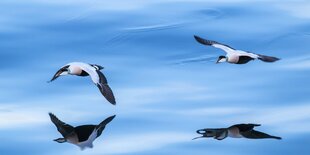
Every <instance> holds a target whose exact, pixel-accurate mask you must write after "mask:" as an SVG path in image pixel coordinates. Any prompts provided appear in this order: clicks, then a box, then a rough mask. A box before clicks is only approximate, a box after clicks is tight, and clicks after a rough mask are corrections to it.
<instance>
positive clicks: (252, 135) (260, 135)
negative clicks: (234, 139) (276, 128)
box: [240, 130, 281, 139]
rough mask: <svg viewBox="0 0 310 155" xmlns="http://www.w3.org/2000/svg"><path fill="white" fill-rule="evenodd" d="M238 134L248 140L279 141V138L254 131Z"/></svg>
mask: <svg viewBox="0 0 310 155" xmlns="http://www.w3.org/2000/svg"><path fill="white" fill-rule="evenodd" d="M240 134H241V135H242V136H243V137H246V138H250V139H263V138H274V139H281V137H276V136H271V135H268V134H266V133H263V132H260V131H256V130H251V131H246V132H241V133H240Z"/></svg>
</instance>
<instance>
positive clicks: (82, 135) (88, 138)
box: [49, 113, 115, 150]
mask: <svg viewBox="0 0 310 155" xmlns="http://www.w3.org/2000/svg"><path fill="white" fill-rule="evenodd" d="M49 116H50V118H51V121H52V122H53V123H54V125H55V126H56V127H57V130H58V131H59V132H60V134H61V135H62V136H63V138H58V139H54V141H56V142H58V143H64V142H68V143H71V144H74V145H77V146H78V147H80V149H81V150H84V149H85V148H87V147H88V148H93V141H94V140H95V139H96V138H98V137H99V136H100V135H101V134H102V131H103V130H104V128H105V127H106V125H107V124H108V123H110V122H111V121H112V120H113V119H114V117H115V115H113V116H110V117H108V118H106V119H105V120H103V121H102V122H101V123H100V124H98V125H81V126H77V127H73V126H71V125H69V124H66V123H64V122H62V121H61V120H59V119H58V118H57V117H56V116H55V115H54V114H52V113H49Z"/></svg>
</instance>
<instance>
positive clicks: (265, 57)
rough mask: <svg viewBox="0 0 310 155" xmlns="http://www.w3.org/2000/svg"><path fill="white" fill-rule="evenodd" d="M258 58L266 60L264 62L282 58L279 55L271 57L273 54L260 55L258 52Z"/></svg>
mask: <svg viewBox="0 0 310 155" xmlns="http://www.w3.org/2000/svg"><path fill="white" fill-rule="evenodd" d="M258 59H259V60H262V61H264V62H275V61H278V60H280V59H279V58H277V57H271V56H266V55H260V54H258Z"/></svg>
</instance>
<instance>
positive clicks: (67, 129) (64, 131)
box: [49, 113, 74, 138]
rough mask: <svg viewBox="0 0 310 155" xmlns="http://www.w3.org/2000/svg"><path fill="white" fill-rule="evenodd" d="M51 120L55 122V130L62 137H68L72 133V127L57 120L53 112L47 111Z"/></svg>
mask: <svg viewBox="0 0 310 155" xmlns="http://www.w3.org/2000/svg"><path fill="white" fill-rule="evenodd" d="M49 115H50V118H51V121H52V122H53V123H54V124H55V126H56V127H57V130H58V131H59V132H60V133H61V135H62V136H63V137H65V138H66V137H68V136H69V135H71V134H72V133H74V127H73V126H71V125H69V124H66V123H64V122H62V121H61V120H59V119H58V118H57V117H56V116H55V115H54V114H52V113H49Z"/></svg>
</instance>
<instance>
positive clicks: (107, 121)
mask: <svg viewBox="0 0 310 155" xmlns="http://www.w3.org/2000/svg"><path fill="white" fill-rule="evenodd" d="M114 117H115V115H113V116H110V117H108V118H106V119H105V120H104V121H102V122H101V123H100V124H99V125H97V126H96V129H97V137H99V136H100V135H101V133H102V131H103V130H104V128H105V126H106V125H107V124H108V123H110V122H111V121H112V120H113V119H114Z"/></svg>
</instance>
